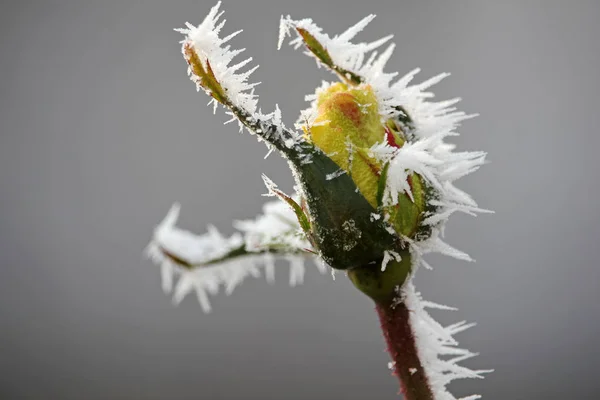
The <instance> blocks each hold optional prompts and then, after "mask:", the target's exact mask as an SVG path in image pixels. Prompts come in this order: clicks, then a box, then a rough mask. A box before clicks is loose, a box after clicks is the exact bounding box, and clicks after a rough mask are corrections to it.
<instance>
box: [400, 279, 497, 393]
mask: <svg viewBox="0 0 600 400" xmlns="http://www.w3.org/2000/svg"><path fill="white" fill-rule="evenodd" d="M399 294H400V295H401V297H402V299H403V301H404V303H405V304H406V307H407V308H408V309H409V310H410V314H409V315H410V320H411V321H410V325H411V326H412V329H413V334H414V336H415V342H416V345H417V351H418V353H419V359H420V360H421V364H422V365H423V368H424V369H425V371H426V373H427V377H428V379H429V384H430V386H431V389H432V391H433V394H434V398H435V399H436V400H456V397H454V396H453V395H452V394H450V393H449V392H448V390H447V389H446V386H447V385H448V384H449V383H450V382H452V381H454V380H456V379H465V378H483V374H486V373H489V372H492V370H471V369H469V368H466V367H463V366H461V365H458V363H459V362H461V361H464V360H467V359H469V358H471V357H474V356H476V355H477V354H476V353H471V352H470V351H468V350H464V349H461V348H458V347H457V346H458V342H457V341H456V339H454V337H453V335H455V334H457V333H459V332H462V331H464V330H466V329H468V328H470V327H471V326H473V324H466V323H465V322H464V321H463V322H459V323H458V324H453V325H449V326H447V327H443V326H442V325H440V324H439V323H438V322H436V321H435V320H434V319H433V318H432V317H431V316H430V315H429V313H427V311H425V308H442V309H452V308H451V307H447V306H440V305H437V304H435V303H430V302H425V301H423V299H422V298H421V294H420V293H418V292H416V290H415V287H414V284H413V283H412V280H411V281H410V282H408V283H406V284H405V285H404V286H403V287H402V289H400V293H399ZM448 357H450V358H448ZM477 398H479V396H478V395H473V396H468V397H463V398H462V399H460V400H467V399H477Z"/></svg>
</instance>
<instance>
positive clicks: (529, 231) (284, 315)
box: [0, 0, 600, 400]
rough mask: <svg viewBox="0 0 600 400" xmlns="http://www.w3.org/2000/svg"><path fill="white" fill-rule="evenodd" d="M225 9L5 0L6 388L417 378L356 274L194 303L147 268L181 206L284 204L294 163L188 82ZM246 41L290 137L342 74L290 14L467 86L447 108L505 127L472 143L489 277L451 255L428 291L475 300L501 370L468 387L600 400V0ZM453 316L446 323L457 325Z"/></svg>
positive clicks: (320, 383) (405, 4)
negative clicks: (305, 51)
mask: <svg viewBox="0 0 600 400" xmlns="http://www.w3.org/2000/svg"><path fill="white" fill-rule="evenodd" d="M212 5H213V3H212V1H211V2H205V1H203V0H193V1H176V2H175V1H169V2H167V1H162V2H161V1H122V2H117V1H113V2H111V1H93V2H91V1H90V2H81V1H19V2H17V1H14V2H6V1H5V2H3V3H2V5H1V6H0V7H1V8H0V73H1V75H0V77H1V78H0V134H1V136H0V193H1V197H0V201H1V203H0V204H1V206H0V267H1V269H0V318H1V319H0V321H1V325H0V398H2V399H199V398H202V399H302V400H306V399H346V400H350V399H361V400H364V399H393V398H397V397H396V395H395V393H396V390H397V383H396V381H395V379H394V378H393V377H391V376H390V374H389V372H388V371H387V369H386V363H387V361H388V360H387V355H386V353H385V352H384V344H383V341H382V338H381V334H380V332H379V329H378V322H377V318H376V314H375V312H374V311H373V307H372V305H371V303H370V302H369V301H368V300H367V298H365V297H363V296H361V295H360V294H358V293H357V292H356V291H355V290H354V289H353V288H352V287H351V286H350V285H349V284H348V282H347V281H346V279H345V278H344V277H343V276H342V275H338V279H337V280H336V281H335V282H334V281H332V279H331V277H330V276H329V275H326V276H321V275H319V274H318V273H317V271H316V270H314V269H311V270H310V271H309V273H308V275H307V279H306V283H305V285H303V286H301V287H296V288H289V287H287V267H285V265H281V267H282V268H281V269H282V271H281V272H280V273H278V277H279V282H278V283H277V284H276V285H274V286H270V285H268V284H267V283H265V282H264V281H263V280H251V281H248V282H246V283H245V284H244V285H242V287H241V288H239V289H238V290H236V291H235V293H234V294H233V295H232V296H230V297H226V296H225V295H220V296H218V297H217V298H215V299H213V306H214V308H215V311H214V312H213V313H212V314H210V315H204V314H202V312H201V310H200V307H199V306H198V305H197V303H196V302H195V299H194V298H193V297H190V298H188V299H186V300H185V301H184V303H183V304H182V305H180V306H179V307H173V306H172V305H171V303H170V301H169V298H168V297H166V296H164V295H163V294H162V292H161V290H160V288H159V273H158V270H157V268H156V267H155V266H154V265H152V264H151V263H150V262H149V261H147V260H144V259H143V257H142V250H143V248H144V246H145V245H146V243H147V241H148V239H149V237H150V234H151V231H152V228H153V226H154V224H155V223H157V222H158V221H159V220H160V219H161V218H162V217H163V215H164V214H165V213H166V211H167V209H168V207H169V206H170V204H171V203H172V202H173V201H175V200H179V201H181V202H182V205H183V214H182V225H183V226H184V227H186V228H188V229H193V230H195V231H203V230H204V227H205V225H206V224H207V223H209V222H212V223H214V224H216V225H217V226H218V227H219V228H221V229H222V230H223V231H224V232H226V233H231V232H232V229H231V227H230V221H231V220H233V219H236V218H244V217H250V216H253V215H254V214H255V213H257V212H258V211H259V210H260V206H261V204H262V202H263V200H264V198H262V197H260V194H261V193H263V192H264V191H265V189H264V187H263V186H262V182H261V178H260V174H261V173H262V172H265V173H267V175H268V176H270V177H271V178H272V179H273V180H274V181H275V182H277V183H279V184H280V186H281V187H282V188H284V189H286V190H289V189H291V186H292V181H291V175H290V173H289V172H288V170H287V167H286V165H285V163H284V162H283V161H282V160H281V159H280V158H279V157H278V156H277V155H273V156H271V157H270V158H269V159H267V160H266V161H265V160H263V156H264V154H265V151H266V149H265V148H264V146H263V145H262V144H259V143H257V142H256V140H255V139H254V138H252V137H250V136H249V135H247V134H244V135H240V134H238V133H237V131H236V130H235V128H234V127H233V126H231V125H229V126H222V125H221V122H223V121H224V120H225V119H226V117H225V116H224V115H223V114H222V113H219V114H218V116H213V115H212V111H211V110H209V109H208V108H207V107H205V104H206V102H207V101H208V99H207V98H206V96H205V95H204V94H197V93H196V91H195V89H194V86H193V84H192V83H191V82H189V81H188V79H187V77H186V75H185V63H184V61H183V59H182V58H181V56H180V48H179V44H178V41H179V40H180V35H179V34H177V33H175V32H173V31H172V28H174V27H180V26H182V25H183V23H184V22H185V21H186V20H188V21H190V22H194V23H199V22H200V21H201V20H202V18H203V17H204V15H205V14H206V13H207V12H208V10H209V8H210V6H212ZM224 8H225V10H226V11H227V13H226V18H227V19H228V25H227V28H226V31H227V32H232V31H233V30H236V29H239V28H244V29H245V33H244V35H242V36H240V37H238V38H237V39H236V40H235V43H234V45H235V46H237V47H247V48H248V49H249V51H248V52H247V53H248V54H251V55H253V56H254V57H255V60H256V61H257V62H258V63H260V64H261V68H260V69H259V70H258V72H257V73H256V74H255V76H254V80H258V81H263V82H265V83H264V84H263V85H261V86H260V87H259V90H258V92H259V93H260V95H261V96H262V97H261V104H262V105H263V107H264V109H265V110H271V109H272V108H273V106H274V104H275V103H276V102H277V103H279V104H280V106H281V107H282V109H283V110H284V118H285V120H286V122H288V124H290V123H292V122H293V121H294V120H295V119H296V115H297V111H298V110H300V109H301V108H304V107H305V104H304V102H303V96H304V94H306V93H308V92H310V91H312V88H313V87H314V86H315V85H317V84H318V83H319V82H320V80H321V79H323V78H327V79H329V78H330V76H329V75H328V74H327V73H326V72H324V71H323V70H317V69H316V68H315V66H314V62H313V61H312V60H310V59H308V58H306V57H305V56H303V55H302V54H301V53H300V52H293V51H292V50H291V49H290V48H289V47H287V46H286V47H285V48H284V49H283V50H282V51H281V52H276V51H275V47H276V40H277V29H278V21H279V16H280V15H281V14H287V13H290V14H291V15H292V16H294V17H296V18H301V17H305V16H311V17H313V18H315V19H316V21H317V23H318V24H319V25H321V26H323V27H324V28H325V30H326V31H327V32H330V33H332V34H333V33H338V32H340V31H342V30H343V29H344V28H345V27H347V26H349V25H350V24H352V23H354V22H355V21H357V20H358V19H360V18H361V17H363V16H364V15H366V14H368V13H370V12H374V13H376V14H378V15H379V17H378V18H377V19H376V21H375V22H374V24H373V25H372V26H370V27H369V28H368V29H367V30H366V31H365V32H364V34H363V35H361V37H360V38H361V39H364V40H371V39H375V38H377V37H379V36H382V35H384V34H387V33H390V32H393V33H394V34H395V35H396V38H395V40H396V42H397V43H398V45H399V46H398V50H397V51H396V54H395V56H394V57H393V59H392V60H391V62H390V64H389V67H388V68H391V69H394V70H399V71H401V72H408V71H409V70H410V69H412V68H413V67H416V66H420V67H422V68H423V73H422V74H421V75H420V78H421V79H425V78H428V77H430V76H431V75H433V74H437V73H439V72H443V71H449V72H452V73H453V75H452V77H450V78H449V79H447V80H446V81H444V82H443V83H442V84H440V85H438V86H437V87H436V88H435V91H436V93H437V95H438V98H440V99H444V98H450V97H454V96H462V97H463V99H464V101H463V102H462V103H461V104H462V105H461V108H462V109H465V110H466V111H468V112H479V113H481V117H479V118H477V119H475V120H473V121H469V122H467V123H465V125H464V127H463V128H462V129H461V132H462V133H463V136H461V137H460V138H458V139H456V142H457V143H458V144H459V145H460V148H461V149H474V150H479V149H481V150H487V151H489V159H490V160H491V164H489V165H487V166H485V167H484V168H483V169H482V170H481V171H479V172H478V173H476V174H475V175H473V176H470V177H468V178H466V179H464V180H463V182H461V185H460V187H462V188H463V189H465V190H467V191H468V192H470V193H472V194H473V196H474V197H475V198H476V199H477V200H478V201H479V202H480V204H481V205H482V206H483V207H487V208H491V209H494V210H496V212H497V214H495V215H493V216H487V215H485V216H481V217H479V218H477V219H473V218H470V217H461V216H459V217H455V218H454V219H453V220H452V222H451V223H450V226H449V230H448V240H449V242H450V243H452V244H454V245H456V246H457V247H459V248H461V249H464V250H466V251H467V252H469V253H470V254H471V255H472V256H473V257H474V258H475V259H477V261H478V262H477V263H476V264H466V263H463V262H459V261H455V260H452V259H448V258H443V257H431V258H430V261H431V262H432V263H433V264H434V265H435V266H436V267H437V268H436V270H435V271H433V272H429V271H425V270H423V271H420V275H419V276H418V279H417V284H418V286H419V287H420V289H421V290H422V291H423V293H424V295H425V297H426V298H428V299H430V300H433V301H438V302H443V303H448V304H452V305H456V306H458V307H459V308H460V311H458V312H454V313H449V312H442V313H440V314H439V318H440V319H441V320H442V321H443V322H445V323H450V322H454V321H457V320H461V319H463V318H464V319H468V320H474V321H477V322H478V323H479V326H478V327H477V328H475V329H472V330H470V331H467V332H465V333H463V334H461V336H460V337H459V339H460V340H461V343H462V344H463V345H465V346H466V347H468V348H469V349H472V350H474V351H480V352H481V353H482V355H481V356H480V357H478V358H477V359H474V360H472V361H470V362H469V363H468V365H470V366H472V367H476V368H488V367H491V368H495V369H496V372H495V373H494V374H491V375H490V376H489V377H488V378H487V379H485V380H482V381H462V382H459V383H455V384H453V385H452V388H453V389H454V391H455V392H456V393H458V394H469V393H473V392H479V393H481V394H483V395H484V398H486V399H488V400H494V399H502V400H506V399H511V400H513V399H596V398H598V394H597V392H598V390H599V389H600V383H599V382H598V378H597V376H596V375H597V369H598V359H599V357H600V350H599V346H598V341H597V338H598V335H599V334H600V319H599V318H598V317H599V300H600V295H599V294H598V293H599V292H598V288H597V287H598V282H599V281H600V273H599V272H598V262H597V259H598V238H599V237H600V236H599V234H600V228H599V227H598V223H599V222H600V220H599V219H600V218H599V217H600V211H599V208H598V206H597V197H598V195H599V191H600V190H599V187H598V172H599V168H598V167H600V162H599V161H598V158H599V157H598V146H599V145H600V139H599V137H600V134H599V132H598V126H599V125H600V112H598V104H599V100H600V97H599V96H600V95H599V93H600V79H599V78H598V75H597V74H598V69H599V63H598V61H599V58H600V45H599V43H600V41H599V40H598V38H599V35H600V28H598V25H597V18H598V16H600V2H598V1H591V0H590V1H583V0H581V1H573V2H567V1H522V0H511V1H452V2H449V1H439V2H429V1H412V2H409V1H404V0H403V1H398V0H393V1H391V0H390V1H373V0H371V1H360V2H353V3H350V2H347V1H342V0H339V1H322V0H320V1H309V0H304V1H299V0H270V1H268V0H264V1H234V0H228V1H226V2H225V4H224ZM436 315H437V314H436Z"/></svg>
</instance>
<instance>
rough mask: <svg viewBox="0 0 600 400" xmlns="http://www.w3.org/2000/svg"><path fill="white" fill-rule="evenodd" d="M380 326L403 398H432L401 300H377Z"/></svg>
mask: <svg viewBox="0 0 600 400" xmlns="http://www.w3.org/2000/svg"><path fill="white" fill-rule="evenodd" d="M376 310H377V314H379V320H380V321H381V330H382V331H383V336H384V337H385V341H386V342H387V346H388V352H389V353H390V356H391V358H392V360H393V361H394V372H395V375H396V376H397V377H398V379H399V380H400V387H401V389H402V393H403V394H404V398H405V399H406V400H434V397H433V393H432V392H431V388H430V386H429V381H428V379H427V374H426V373H425V370H424V368H423V365H422V364H421V361H420V360H419V354H418V351H417V347H416V344H415V336H414V334H413V331H412V328H411V326H410V319H409V313H410V311H409V310H408V309H407V308H406V305H405V304H404V303H399V304H396V305H395V306H394V307H392V306H391V305H390V303H386V304H379V303H378V304H377V306H376Z"/></svg>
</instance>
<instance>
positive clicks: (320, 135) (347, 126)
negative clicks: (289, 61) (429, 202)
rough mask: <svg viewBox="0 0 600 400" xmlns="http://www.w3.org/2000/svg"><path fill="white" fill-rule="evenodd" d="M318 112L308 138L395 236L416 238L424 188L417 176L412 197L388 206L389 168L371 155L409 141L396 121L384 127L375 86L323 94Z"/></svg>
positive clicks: (412, 179)
mask: <svg viewBox="0 0 600 400" xmlns="http://www.w3.org/2000/svg"><path fill="white" fill-rule="evenodd" d="M317 110H318V111H317V117H316V118H315V120H314V124H313V126H311V127H310V128H306V129H305V133H306V136H307V138H308V139H309V140H310V141H312V142H313V143H314V144H316V145H317V146H318V147H319V148H320V149H322V150H323V151H324V152H325V153H326V154H327V155H328V156H329V157H330V158H331V159H332V160H333V161H334V162H335V163H336V164H337V165H338V166H339V167H340V168H341V169H342V170H343V171H345V172H346V173H347V174H348V175H349V176H350V177H351V178H352V180H353V181H354V183H355V184H356V186H357V187H358V190H359V191H360V193H361V194H362V195H363V196H364V198H365V199H366V200H367V201H368V202H369V204H370V205H371V206H372V207H373V208H375V209H378V211H383V213H384V214H385V216H386V219H387V220H388V221H389V222H390V223H391V224H392V226H393V227H394V230H395V231H396V232H397V233H399V234H401V235H403V236H407V237H414V235H415V233H416V232H417V229H418V228H419V224H420V221H421V218H422V213H423V210H424V208H425V195H424V187H423V182H422V180H421V177H420V176H419V175H417V174H411V175H409V176H408V179H407V182H408V185H409V187H410V188H411V193H410V194H408V193H402V194H399V196H398V202H397V204H394V205H386V204H384V202H383V197H384V196H383V194H384V191H385V183H386V182H385V180H386V165H385V164H384V163H383V162H382V161H380V160H378V159H376V158H375V157H373V156H371V155H370V151H369V150H370V148H371V147H372V146H373V145H375V144H377V143H381V142H384V141H385V142H387V143H388V144H389V145H390V146H392V147H397V148H399V147H402V145H404V142H405V140H406V139H405V137H404V135H403V133H402V130H401V128H400V125H399V124H398V123H397V122H396V121H394V120H389V121H387V122H386V123H385V124H383V123H382V122H381V117H380V114H379V105H378V101H377V97H376V95H375V93H374V92H373V89H372V88H371V86H369V85H358V86H352V87H348V85H346V84H344V83H337V84H334V85H331V86H330V87H328V88H327V89H325V90H323V91H322V92H321V93H319V96H318V98H317Z"/></svg>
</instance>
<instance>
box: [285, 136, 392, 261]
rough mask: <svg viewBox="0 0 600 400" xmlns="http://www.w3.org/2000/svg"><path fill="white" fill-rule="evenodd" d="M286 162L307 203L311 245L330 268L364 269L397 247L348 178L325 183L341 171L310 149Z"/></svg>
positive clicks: (316, 151) (372, 209)
mask: <svg viewBox="0 0 600 400" xmlns="http://www.w3.org/2000/svg"><path fill="white" fill-rule="evenodd" d="M307 160H308V161H307ZM289 161H290V164H291V168H292V169H293V171H294V173H295V175H296V178H297V181H298V183H299V184H300V186H301V188H302V192H303V194H304V198H305V200H306V206H307V207H306V210H307V214H308V218H309V221H310V227H311V235H310V236H311V238H312V239H313V242H314V243H313V244H314V246H315V248H316V249H317V250H318V251H319V254H320V255H321V256H322V257H323V259H324V260H325V261H326V262H327V263H328V264H329V265H330V266H331V267H332V268H335V269H351V268H356V267H359V266H361V265H367V264H369V263H371V262H373V261H376V260H380V259H382V258H383V254H384V251H385V250H387V249H390V248H395V247H396V244H397V241H398V237H397V236H396V235H393V234H392V233H390V232H388V231H387V230H386V226H385V224H384V222H383V221H381V220H380V221H371V219H372V218H371V215H372V214H374V213H376V212H377V211H376V210H375V209H374V208H373V206H371V205H370V204H369V202H368V201H367V199H365V197H364V196H363V195H362V194H361V193H360V191H359V190H358V188H357V186H356V184H355V183H354V181H353V180H352V178H351V177H350V176H348V174H342V175H339V176H337V177H335V178H333V179H327V176H328V175H329V176H331V174H334V173H335V172H336V171H339V168H340V167H339V166H338V165H337V164H336V163H335V162H334V161H333V160H331V159H330V158H329V157H327V156H326V155H325V154H324V153H323V152H322V151H320V150H318V149H317V148H313V150H312V152H310V153H309V154H305V155H304V157H301V158H299V157H291V158H289Z"/></svg>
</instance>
